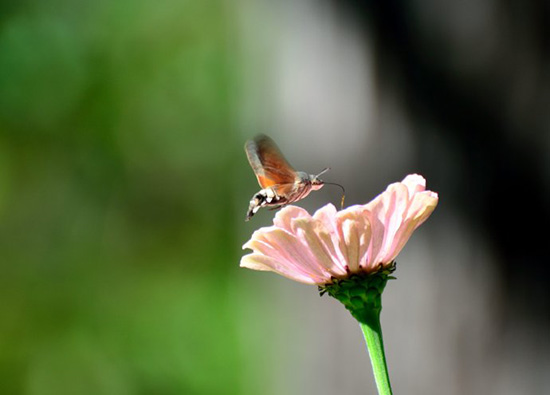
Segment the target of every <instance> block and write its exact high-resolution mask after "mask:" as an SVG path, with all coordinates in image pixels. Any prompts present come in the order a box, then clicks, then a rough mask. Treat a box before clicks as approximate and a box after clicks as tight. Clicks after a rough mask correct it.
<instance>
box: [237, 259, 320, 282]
mask: <svg viewBox="0 0 550 395" xmlns="http://www.w3.org/2000/svg"><path fill="white" fill-rule="evenodd" d="M241 267H246V268H248V269H253V270H264V271H272V272H275V273H277V274H280V275H282V276H284V277H287V278H289V279H291V280H294V281H298V282H301V283H304V284H322V283H323V282H324V279H322V278H321V277H314V276H313V277H311V276H308V275H306V274H303V273H300V272H298V271H296V270H290V269H289V267H288V266H285V265H283V264H281V263H280V262H279V261H277V260H275V259H273V258H271V257H270V256H267V255H264V254H254V253H253V254H248V255H245V256H243V257H242V258H241Z"/></svg>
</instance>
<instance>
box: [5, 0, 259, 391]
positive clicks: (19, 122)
mask: <svg viewBox="0 0 550 395" xmlns="http://www.w3.org/2000/svg"><path fill="white" fill-rule="evenodd" d="M2 9H3V12H2V13H1V17H0V18H1V31H0V270H1V275H0V300H1V302H0V316H1V321H0V389H1V393H2V394H22V393H25V394H203V393H204V394H215V393H219V394H233V393H234V394H241V393H258V389H257V388H256V387H255V386H256V385H257V383H258V382H259V380H261V379H262V370H263V369H265V368H264V367H262V365H261V364H260V363H258V362H259V361H258V360H257V359H258V358H259V357H258V356H257V357H254V356H253V355H256V354H253V353H247V352H246V350H247V349H248V347H249V346H251V345H253V344H254V336H252V335H251V336H247V340H246V341H247V344H244V345H243V344H242V343H241V342H240V340H239V337H238V333H242V331H241V332H239V331H240V330H239V328H237V325H238V322H239V321H238V319H237V316H236V315H235V311H237V304H239V310H241V311H246V303H247V302H246V300H243V299H244V298H243V297H241V296H240V294H239V292H240V291H239V289H241V288H239V287H236V286H234V285H231V283H232V281H233V279H234V277H235V275H236V272H237V271H238V270H239V269H238V261H239V256H240V246H241V245H242V242H243V240H244V239H243V238H242V237H241V238H239V237H237V236H236V235H235V226H234V222H235V221H236V218H237V217H238V218H239V220H241V219H242V218H244V217H243V216H244V212H245V211H244V210H245V209H246V207H245V206H246V201H247V200H248V199H246V198H244V200H243V201H242V202H244V203H243V204H240V205H238V206H239V208H240V209H241V210H240V212H239V215H237V214H236V212H235V204H234V201H235V190H236V187H237V185H236V183H235V180H234V179H235V172H236V171H238V170H236V166H235V163H236V162H237V161H240V165H241V171H242V170H245V167H244V166H242V165H244V163H245V160H246V159H245V158H244V154H243V151H242V145H243V141H244V140H243V138H242V137H237V136H236V135H235V100H234V96H235V95H237V93H238V92H236V88H235V86H236V82H237V80H238V73H237V68H238V56H237V55H238V54H236V52H235V51H234V50H233V49H232V44H231V43H232V40H233V39H234V38H233V37H232V35H233V34H234V29H232V28H231V26H230V25H231V18H230V17H229V16H228V13H229V11H230V10H229V9H228V5H227V4H225V3H224V2H223V1H218V0H208V1H194V0H193V1H173V0H164V1H161V2H148V1H116V2H110V1H98V2H73V1H48V2H42V1H29V2H24V3H16V2H13V3H8V4H3V5H2ZM241 162H242V163H241ZM251 181H252V178H251ZM247 194H248V193H245V195H247ZM243 196H244V195H243ZM242 202H241V203H242ZM250 330H254V328H253V327H252V328H250ZM254 358H256V360H255V359H254ZM245 372H247V373H253V374H249V375H247V376H248V378H247V379H246V382H244V377H245V374H244V373H245ZM213 377H215V379H213ZM255 380H256V381H255Z"/></svg>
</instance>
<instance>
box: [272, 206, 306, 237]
mask: <svg viewBox="0 0 550 395" xmlns="http://www.w3.org/2000/svg"><path fill="white" fill-rule="evenodd" d="M295 218H311V215H309V213H308V212H307V211H306V210H304V209H303V208H301V207H297V206H286V207H283V208H282V209H281V210H279V211H278V212H277V214H275V218H274V219H273V225H275V226H277V227H279V228H282V229H284V230H287V231H289V232H292V220H293V219H295Z"/></svg>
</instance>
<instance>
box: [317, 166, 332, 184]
mask: <svg viewBox="0 0 550 395" xmlns="http://www.w3.org/2000/svg"><path fill="white" fill-rule="evenodd" d="M329 170H330V167H325V168H324V169H323V170H322V171H321V172H320V173H319V174H317V175H316V176H315V177H319V176H322V175H323V174H325V173H326V172H327V171H329ZM325 184H326V182H325Z"/></svg>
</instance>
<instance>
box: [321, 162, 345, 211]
mask: <svg viewBox="0 0 550 395" xmlns="http://www.w3.org/2000/svg"><path fill="white" fill-rule="evenodd" d="M326 170H328V169H326ZM326 170H324V171H326ZM324 171H323V172H324ZM324 184H325V185H336V186H337V187H340V188H341V189H342V200H340V210H343V209H344V200H345V199H346V190H345V189H344V187H343V186H342V185H340V184H337V183H335V182H325V183H324Z"/></svg>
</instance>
